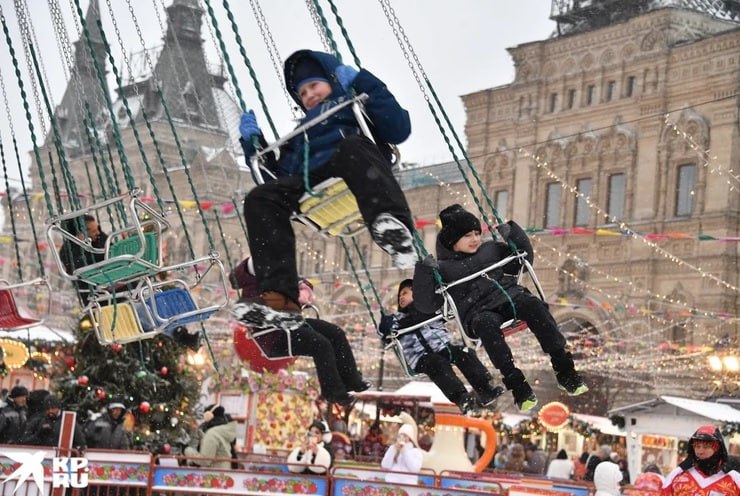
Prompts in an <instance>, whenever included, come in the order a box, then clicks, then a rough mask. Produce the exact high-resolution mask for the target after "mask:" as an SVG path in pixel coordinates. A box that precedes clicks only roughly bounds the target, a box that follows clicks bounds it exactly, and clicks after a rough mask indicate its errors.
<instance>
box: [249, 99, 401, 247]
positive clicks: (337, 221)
mask: <svg viewBox="0 0 740 496" xmlns="http://www.w3.org/2000/svg"><path fill="white" fill-rule="evenodd" d="M367 98H368V95H367V94H366V93H362V94H360V95H357V96H355V97H354V98H352V99H348V100H345V101H343V102H342V103H340V104H338V105H335V106H334V107H332V108H330V109H329V110H327V111H326V112H324V113H322V114H321V115H319V116H317V117H315V118H313V119H311V120H310V121H309V122H306V123H305V124H303V125H301V126H299V127H297V128H296V129H294V130H293V131H291V132H290V133H288V134H286V135H285V136H283V137H281V138H280V139H279V140H277V141H275V142H274V143H272V144H270V146H268V147H266V148H264V149H262V150H260V151H259V152H258V153H255V154H254V156H253V157H252V161H251V163H250V168H251V171H252V175H253V176H254V178H255V181H256V182H257V184H264V178H263V177H262V172H263V171H266V172H268V174H272V173H271V172H269V171H267V169H266V168H264V167H263V160H264V156H265V155H266V154H267V153H272V152H275V151H276V150H277V149H279V147H280V146H282V145H283V144H284V143H286V142H287V141H288V140H290V139H292V138H294V137H295V136H298V135H299V134H303V133H305V132H306V130H308V129H310V128H311V127H313V126H316V125H317V124H320V123H321V122H324V121H325V120H326V119H327V118H328V117H329V116H331V115H333V114H334V113H336V112H338V111H340V110H342V109H343V108H345V107H347V106H352V112H353V113H354V115H355V118H356V119H357V124H358V126H359V127H360V130H361V131H362V134H364V135H365V136H367V137H368V138H369V139H370V140H372V141H373V142H374V141H375V140H374V138H373V136H372V133H371V132H370V128H369V126H368V124H367V120H366V117H365V114H364V112H363V107H362V104H363V102H364V101H365V100H367ZM394 155H395V157H396V163H399V160H400V156H399V155H398V153H397V150H394ZM312 190H313V193H314V194H313V195H312V194H309V193H306V194H304V195H303V196H302V197H301V199H300V201H299V209H298V212H295V213H294V214H293V220H295V221H297V222H300V223H302V224H304V225H306V226H308V227H310V228H311V229H313V230H315V231H317V232H318V233H319V234H321V235H323V236H341V237H352V236H355V235H357V234H359V233H360V232H362V231H363V230H364V229H365V223H364V221H363V219H362V215H361V214H360V211H359V208H358V206H357V199H356V198H355V195H353V194H352V192H351V191H350V190H349V187H348V186H347V183H346V182H344V180H343V179H341V178H330V179H327V180H326V181H323V182H321V183H319V184H317V185H315V186H313V188H312Z"/></svg>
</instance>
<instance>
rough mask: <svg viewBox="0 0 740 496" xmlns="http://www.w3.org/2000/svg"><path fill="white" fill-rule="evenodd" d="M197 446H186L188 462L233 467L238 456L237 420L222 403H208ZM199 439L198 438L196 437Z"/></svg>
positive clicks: (198, 464)
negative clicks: (227, 411) (236, 449)
mask: <svg viewBox="0 0 740 496" xmlns="http://www.w3.org/2000/svg"><path fill="white" fill-rule="evenodd" d="M200 431H201V433H202V435H201V436H199V443H198V445H197V447H194V446H188V447H186V448H185V452H184V454H185V456H187V457H188V458H190V459H189V460H188V463H190V464H191V465H197V466H201V467H211V468H218V469H224V468H233V466H234V465H233V464H234V461H235V458H236V453H235V449H234V448H235V445H236V421H235V420H232V419H231V417H230V416H229V415H228V414H227V413H226V410H225V409H224V407H222V406H221V405H216V404H214V405H208V406H206V408H205V410H204V412H203V423H202V424H201V426H200ZM196 439H197V438H196Z"/></svg>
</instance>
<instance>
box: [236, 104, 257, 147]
mask: <svg viewBox="0 0 740 496" xmlns="http://www.w3.org/2000/svg"><path fill="white" fill-rule="evenodd" d="M239 133H240V134H241V135H242V138H244V139H245V140H246V141H247V142H249V141H250V140H251V139H252V136H257V135H259V134H260V127H259V126H258V125H257V118H256V117H255V116H254V110H250V111H249V112H244V113H243V114H242V118H241V120H240V121H239Z"/></svg>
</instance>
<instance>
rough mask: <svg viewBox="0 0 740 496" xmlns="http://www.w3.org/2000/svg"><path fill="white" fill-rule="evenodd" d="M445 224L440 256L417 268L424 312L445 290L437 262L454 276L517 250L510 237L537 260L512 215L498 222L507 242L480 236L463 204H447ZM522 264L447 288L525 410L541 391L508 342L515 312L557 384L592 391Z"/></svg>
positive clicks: (466, 324) (571, 391)
mask: <svg viewBox="0 0 740 496" xmlns="http://www.w3.org/2000/svg"><path fill="white" fill-rule="evenodd" d="M439 216H440V220H441V221H442V229H441V230H440V231H439V235H438V236H437V256H438V258H439V262H437V260H435V259H434V257H432V256H431V255H430V256H429V257H427V258H426V259H425V260H424V261H423V262H421V263H418V264H417V268H416V272H415V273H414V294H416V302H417V308H419V310H421V311H422V312H425V313H432V312H434V311H435V310H437V309H438V308H439V307H440V306H441V305H442V302H443V296H442V295H440V294H437V293H435V280H434V272H433V269H434V268H438V270H439V273H440V275H441V276H442V280H443V281H445V282H453V281H456V280H459V279H462V278H464V277H465V276H468V275H470V274H474V273H476V272H478V271H480V270H482V269H484V268H486V267H489V266H491V265H493V264H495V263H497V262H500V261H501V260H503V259H505V258H506V257H508V256H510V255H512V254H513V251H512V249H511V248H510V247H509V244H507V242H508V241H509V240H511V241H512V242H513V243H514V244H515V245H516V246H517V248H518V249H520V250H524V251H526V252H527V259H528V260H529V261H530V263H531V261H532V260H533V256H532V245H531V243H530V242H529V238H528V237H527V234H526V233H525V232H524V230H523V229H522V228H521V227H519V226H518V225H517V224H516V223H514V222H513V221H510V222H508V223H507V224H502V225H500V226H498V227H497V229H498V231H499V233H500V234H501V236H502V237H503V239H504V242H498V241H495V240H489V241H486V242H481V224H480V221H479V220H478V219H477V218H476V217H475V216H474V215H473V214H471V213H470V212H468V211H467V210H465V209H464V208H463V207H461V206H460V205H452V206H450V207H447V208H445V209H444V210H442V212H440V214H439ZM518 269H519V264H517V263H515V262H512V263H511V264H509V265H507V266H505V267H502V268H499V269H496V270H493V271H491V272H488V273H487V274H485V277H484V276H481V277H476V278H474V279H472V280H470V281H468V282H465V283H463V284H459V285H457V286H455V287H453V288H450V290H449V296H450V297H452V299H453V300H454V301H455V305H456V306H457V310H458V313H459V315H460V319H461V324H462V325H463V326H464V327H465V329H467V330H468V332H469V333H471V334H473V335H475V336H478V338H480V340H481V342H482V343H483V347H484V348H485V349H486V352H487V353H488V356H489V357H490V358H491V362H493V365H494V366H495V367H496V368H497V369H498V370H499V372H500V373H501V375H502V376H503V382H504V385H505V386H506V388H507V389H509V390H511V392H512V394H513V396H514V402H515V403H516V406H517V408H519V409H520V410H521V411H528V410H530V409H532V408H534V406H536V405H537V397H536V396H535V394H534V391H533V390H532V387H531V386H530V385H529V383H528V382H527V379H526V378H525V377H524V374H523V373H522V371H521V370H519V369H518V368H517V367H516V365H514V357H513V356H512V353H511V349H510V348H509V345H508V344H506V340H505V339H504V334H503V331H502V330H501V324H503V323H504V322H506V321H507V320H509V319H512V318H513V317H514V315H515V313H514V312H515V311H516V316H517V317H518V318H519V319H521V320H523V321H524V322H526V323H527V325H528V326H529V330H530V331H532V333H534V335H535V337H536V338H537V341H538V342H539V343H540V346H541V347H542V350H543V351H544V352H545V353H547V354H548V355H550V362H551V363H552V367H553V370H555V372H556V377H557V380H558V384H559V385H560V387H561V389H564V390H565V391H566V392H567V393H568V394H570V395H579V394H583V393H585V392H586V391H588V387H587V386H586V384H585V383H584V382H583V379H581V376H580V375H579V374H578V373H577V372H576V370H575V365H574V363H573V357H572V355H571V354H570V352H569V351H567V350H566V341H565V338H564V337H563V335H562V334H561V333H560V331H559V330H558V325H557V323H556V322H555V319H553V317H552V315H550V312H549V311H548V308H547V304H546V303H545V302H543V301H542V300H540V299H539V298H537V297H536V296H534V295H533V294H531V293H530V292H529V291H528V290H527V289H526V288H525V287H523V286H520V285H519V284H518V282H517V272H518Z"/></svg>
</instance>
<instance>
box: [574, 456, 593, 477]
mask: <svg viewBox="0 0 740 496" xmlns="http://www.w3.org/2000/svg"><path fill="white" fill-rule="evenodd" d="M588 457H589V453H588V451H584V452H583V453H581V456H579V457H578V458H576V459H575V460H574V461H573V480H576V481H580V480H583V477H584V476H585V475H586V462H588Z"/></svg>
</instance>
